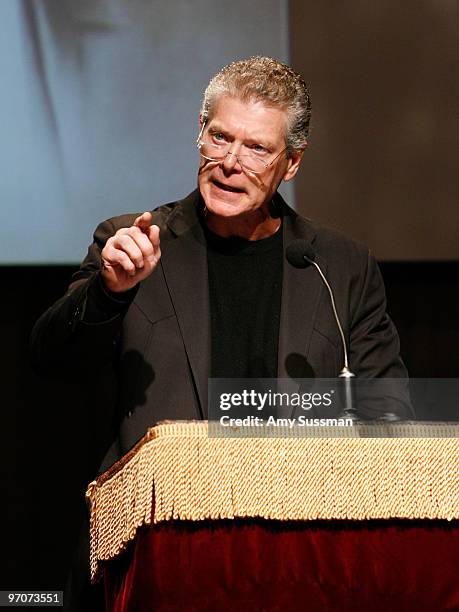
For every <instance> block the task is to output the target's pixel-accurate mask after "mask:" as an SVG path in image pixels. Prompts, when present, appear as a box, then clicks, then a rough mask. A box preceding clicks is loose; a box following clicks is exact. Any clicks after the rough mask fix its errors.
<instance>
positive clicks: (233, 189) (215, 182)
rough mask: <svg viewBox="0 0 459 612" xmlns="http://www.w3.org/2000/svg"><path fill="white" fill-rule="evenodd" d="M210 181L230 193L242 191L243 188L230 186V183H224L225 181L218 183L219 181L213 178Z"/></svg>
mask: <svg viewBox="0 0 459 612" xmlns="http://www.w3.org/2000/svg"><path fill="white" fill-rule="evenodd" d="M212 183H213V184H214V185H215V186H216V187H218V188H219V189H222V190H223V191H228V192H230V193H244V189H240V188H239V187H231V185H225V183H220V181H217V180H215V179H214V180H213V181H212Z"/></svg>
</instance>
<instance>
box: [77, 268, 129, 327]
mask: <svg viewBox="0 0 459 612" xmlns="http://www.w3.org/2000/svg"><path fill="white" fill-rule="evenodd" d="M137 291H138V285H136V286H135V287H133V288H132V289H129V291H124V292H122V293H114V292H113V291H110V290H109V289H107V288H106V287H105V286H104V284H103V281H102V277H101V275H100V272H97V273H96V275H95V278H94V280H93V282H92V283H91V284H90V286H89V288H88V292H87V295H86V304H85V307H84V313H83V317H82V320H83V321H84V322H85V323H104V322H106V321H109V320H110V319H113V317H116V316H117V315H120V314H124V312H125V311H126V310H127V309H128V308H129V306H130V305H131V304H132V301H133V300H134V298H135V296H136V294H137Z"/></svg>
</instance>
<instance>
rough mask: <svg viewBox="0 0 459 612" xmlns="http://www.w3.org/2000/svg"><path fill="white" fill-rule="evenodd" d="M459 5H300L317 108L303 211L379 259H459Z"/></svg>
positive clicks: (301, 36)
mask: <svg viewBox="0 0 459 612" xmlns="http://www.w3.org/2000/svg"><path fill="white" fill-rule="evenodd" d="M458 24H459V2H457V1H455V0H408V1H407V2H399V1H398V0H348V1H347V2H304V1H303V0H291V1H290V41H291V61H292V64H293V66H294V67H295V68H296V69H297V70H299V71H300V72H301V73H303V74H305V75H306V76H307V78H308V80H309V82H310V85H311V90H312V102H313V108H314V114H313V127H312V134H311V147H310V150H309V151H308V152H307V153H306V158H305V161H306V163H305V164H304V165H303V166H304V167H303V169H302V172H301V173H300V174H299V175H298V178H297V179H296V187H297V191H296V201H297V208H298V209H299V210H300V211H301V212H302V213H304V214H307V215H308V216H311V217H313V218H314V219H320V220H321V221H322V222H324V223H327V224H329V225H332V226H335V227H337V228H340V229H342V230H344V231H345V232H346V233H348V234H349V235H351V236H353V237H354V238H356V239H358V240H360V241H361V242H364V243H365V244H368V245H369V246H370V247H371V248H372V249H373V251H374V253H375V254H376V256H377V257H378V258H379V259H386V260H390V259H392V260H444V259H456V260H457V259H459V240H458V228H459V207H458V202H459V179H458V176H459V173H458V152H459V120H458V111H457V109H458V108H459V79H458V78H457V75H458V73H459V37H458V28H457V26H458Z"/></svg>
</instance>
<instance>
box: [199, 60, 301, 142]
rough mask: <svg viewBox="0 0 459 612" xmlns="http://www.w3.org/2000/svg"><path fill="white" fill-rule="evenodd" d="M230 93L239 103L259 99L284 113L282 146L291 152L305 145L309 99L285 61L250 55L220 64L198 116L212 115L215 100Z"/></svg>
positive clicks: (299, 79) (296, 74)
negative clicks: (284, 134) (285, 129)
mask: <svg viewBox="0 0 459 612" xmlns="http://www.w3.org/2000/svg"><path fill="white" fill-rule="evenodd" d="M224 95H227V96H232V97H234V98H238V99H239V100H241V101H242V102H246V103H247V102H254V101H256V102H263V103H264V104H266V105H267V106H274V107H279V108H281V109H284V110H285V111H286V113H287V133H286V136H285V146H286V147H287V151H288V153H289V154H291V153H292V152H293V151H300V150H302V149H304V148H305V147H306V145H307V138H308V134H309V122H310V119H311V98H310V96H309V91H308V87H307V85H306V83H305V82H304V80H303V78H302V77H301V76H300V75H299V74H298V73H297V72H295V71H294V70H292V69H291V68H290V67H289V66H287V65H286V64H283V63H282V62H279V61H278V60H276V59H273V58H272V57H261V56H257V57H251V58H249V59H245V60H238V61H236V62H232V63H231V64H228V65H227V66H224V68H222V69H221V70H220V72H218V73H217V74H216V75H215V76H214V77H213V78H212V79H211V80H210V82H209V84H208V86H207V87H206V90H205V92H204V98H203V101H202V106H201V117H202V120H203V121H204V122H206V121H208V120H209V119H211V118H212V110H213V107H214V105H215V101H216V100H217V98H219V97H220V96H224Z"/></svg>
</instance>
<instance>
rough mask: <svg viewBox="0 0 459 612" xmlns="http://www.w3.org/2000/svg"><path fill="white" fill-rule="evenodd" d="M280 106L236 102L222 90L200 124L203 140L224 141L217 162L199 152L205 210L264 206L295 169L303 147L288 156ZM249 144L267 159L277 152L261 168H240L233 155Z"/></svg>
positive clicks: (242, 211)
mask: <svg viewBox="0 0 459 612" xmlns="http://www.w3.org/2000/svg"><path fill="white" fill-rule="evenodd" d="M286 126H287V116H286V113H285V111H284V110H282V109H280V108H273V107H269V106H265V105H264V104H263V103H261V102H249V103H245V102H241V101H240V100H238V99H237V98H233V97H229V96H222V97H220V98H219V99H217V100H216V102H215V106H214V108H213V113H212V116H211V118H210V119H209V120H208V122H207V123H206V125H205V128H204V131H203V134H202V140H205V141H207V142H218V143H226V142H227V143H229V151H230V152H231V153H234V154H235V155H231V154H229V155H227V156H226V157H225V158H224V159H223V160H221V161H219V162H215V161H209V160H207V159H204V158H203V157H202V156H201V158H200V165H199V172H198V186H199V189H200V192H201V195H202V197H203V199H204V202H205V205H206V208H207V210H208V211H209V212H211V213H213V214H214V215H217V216H219V217H237V216H239V215H247V214H250V213H252V212H254V211H256V210H257V209H259V208H260V207H265V208H266V209H267V207H268V205H269V203H270V201H271V199H272V196H273V195H274V193H275V191H276V189H277V187H278V186H279V184H280V182H281V181H282V180H286V181H288V180H290V179H291V178H293V177H294V176H295V174H296V172H297V170H298V167H299V164H300V161H301V156H302V153H301V152H300V153H297V154H295V155H293V156H292V157H291V158H289V159H287V157H286V153H285V152H284V153H281V151H282V150H283V149H285V131H286ZM251 150H253V151H254V152H255V153H256V154H257V155H260V156H262V158H263V159H264V160H265V161H266V163H269V162H271V160H273V159H274V158H275V157H276V156H277V155H278V154H279V153H281V154H280V155H279V157H278V158H277V159H276V160H275V161H274V163H273V164H272V165H270V166H269V167H268V168H266V169H265V170H263V172H262V173H261V174H251V173H250V172H248V171H244V170H243V169H242V167H241V165H240V164H239V162H238V161H237V158H236V156H237V155H245V154H247V153H248V152H250V151H251Z"/></svg>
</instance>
